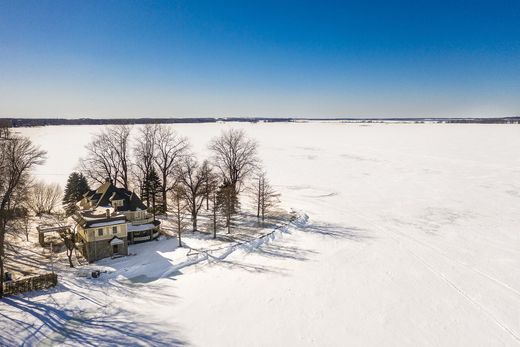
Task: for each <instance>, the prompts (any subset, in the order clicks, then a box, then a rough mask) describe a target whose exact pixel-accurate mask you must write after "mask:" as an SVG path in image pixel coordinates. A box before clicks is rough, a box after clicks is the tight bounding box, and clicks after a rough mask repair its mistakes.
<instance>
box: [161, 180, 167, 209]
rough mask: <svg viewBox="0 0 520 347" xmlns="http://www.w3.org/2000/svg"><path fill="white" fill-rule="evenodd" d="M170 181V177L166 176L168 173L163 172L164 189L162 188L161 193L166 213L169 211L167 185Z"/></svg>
mask: <svg viewBox="0 0 520 347" xmlns="http://www.w3.org/2000/svg"><path fill="white" fill-rule="evenodd" d="M167 180H168V177H167V175H166V172H163V173H162V183H163V184H162V187H161V192H162V199H163V206H164V212H166V211H168V200H167V197H168V196H167V190H168V189H167V188H166V187H167V183H166V181H167Z"/></svg>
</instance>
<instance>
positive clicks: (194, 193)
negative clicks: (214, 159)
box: [179, 156, 209, 231]
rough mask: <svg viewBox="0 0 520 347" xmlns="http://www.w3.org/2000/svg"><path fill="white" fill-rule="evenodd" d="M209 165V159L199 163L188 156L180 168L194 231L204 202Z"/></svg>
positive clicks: (180, 176) (180, 180) (181, 181)
mask: <svg viewBox="0 0 520 347" xmlns="http://www.w3.org/2000/svg"><path fill="white" fill-rule="evenodd" d="M208 165H209V163H208V162H207V161H204V163H203V164H202V165H199V164H198V163H197V161H196V160H195V158H194V157H193V156H187V157H186V158H185V159H184V160H183V163H182V166H181V168H180V174H179V183H180V184H181V185H182V187H183V192H184V199H185V200H186V203H187V208H188V211H189V212H190V214H191V222H192V224H193V231H196V230H197V217H198V214H199V211H200V208H201V207H202V204H203V202H204V191H203V189H204V182H205V180H206V177H204V174H205V172H207V168H206V167H207V166H208Z"/></svg>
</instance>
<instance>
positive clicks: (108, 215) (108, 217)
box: [107, 208, 110, 219]
mask: <svg viewBox="0 0 520 347" xmlns="http://www.w3.org/2000/svg"><path fill="white" fill-rule="evenodd" d="M107 219H110V209H108V208H107Z"/></svg>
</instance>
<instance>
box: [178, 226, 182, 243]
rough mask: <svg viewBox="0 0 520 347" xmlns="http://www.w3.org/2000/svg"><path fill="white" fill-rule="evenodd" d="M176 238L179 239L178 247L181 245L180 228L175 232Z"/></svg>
mask: <svg viewBox="0 0 520 347" xmlns="http://www.w3.org/2000/svg"><path fill="white" fill-rule="evenodd" d="M177 238H178V239H179V247H182V242H181V232H180V229H179V232H178V233H177Z"/></svg>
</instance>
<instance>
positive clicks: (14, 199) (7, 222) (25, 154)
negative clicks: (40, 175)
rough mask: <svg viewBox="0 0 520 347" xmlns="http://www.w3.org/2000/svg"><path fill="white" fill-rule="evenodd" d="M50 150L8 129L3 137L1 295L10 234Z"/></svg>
mask: <svg viewBox="0 0 520 347" xmlns="http://www.w3.org/2000/svg"><path fill="white" fill-rule="evenodd" d="M45 155H46V152H45V151H43V150H41V149H40V148H39V147H37V146H35V145H34V144H33V143H32V142H31V140H29V139H28V138H26V137H23V136H18V135H15V134H12V133H11V132H9V131H6V132H5V134H4V133H3V134H2V138H1V139H0V178H1V179H0V297H3V294H4V291H3V288H4V278H5V276H4V261H5V249H6V247H7V246H8V244H7V242H6V234H7V233H9V232H16V230H17V229H14V228H13V224H14V223H15V222H16V221H18V220H19V219H20V218H23V214H22V213H20V212H21V209H22V208H23V206H24V205H25V204H26V202H27V192H28V190H29V186H30V183H31V170H32V169H33V168H34V167H36V166H38V165H41V164H43V163H44V161H45Z"/></svg>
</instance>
